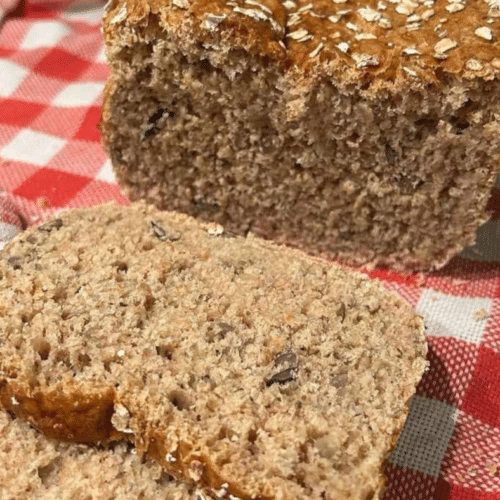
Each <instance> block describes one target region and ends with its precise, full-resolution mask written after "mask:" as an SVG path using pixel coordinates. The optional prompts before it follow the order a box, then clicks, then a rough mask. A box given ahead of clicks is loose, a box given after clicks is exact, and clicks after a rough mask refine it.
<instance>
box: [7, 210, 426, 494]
mask: <svg viewBox="0 0 500 500" xmlns="http://www.w3.org/2000/svg"><path fill="white" fill-rule="evenodd" d="M58 218H59V219H60V220H61V221H62V224H60V227H59V229H57V230H53V231H50V232H47V231H39V230H38V229H37V228H35V227H33V228H29V229H28V230H27V231H25V232H24V233H22V234H21V235H19V236H18V237H17V238H16V239H15V240H13V241H12V242H10V243H9V244H8V245H7V246H6V247H5V249H4V251H3V253H2V254H1V255H0V310H1V311H2V314H1V315H0V405H1V406H2V407H3V409H4V410H7V411H9V412H12V413H13V414H14V415H16V416H17V417H18V418H20V419H23V420H27V421H28V422H29V423H30V424H31V425H33V426H34V427H36V428H37V429H39V430H40V431H42V432H43V433H45V434H46V435H47V436H49V437H52V438H57V439H64V440H69V441H75V442H82V443H89V444H95V443H111V442H115V441H118V442H120V441H124V442H131V443H132V444H133V445H134V446H135V448H136V449H137V451H138V453H139V454H140V455H142V454H146V455H149V456H150V457H151V458H153V459H155V460H156V461H157V462H158V463H159V464H160V465H161V466H162V467H163V468H164V469H165V471H166V472H167V473H168V474H171V475H172V476H175V477H177V478H178V479H179V480H184V481H191V482H193V481H194V482H196V483H197V484H198V485H199V487H200V488H203V487H206V488H209V489H210V490H211V491H213V492H219V493H220V492H221V490H224V491H225V492H226V493H227V497H229V495H232V496H233V497H238V498H240V499H241V500H250V499H251V498H254V499H259V500H271V499H273V500H274V499H275V500H278V499H298V498H308V499H309V500H325V499H326V500H333V499H337V498H339V497H341V498H351V499H352V500H362V499H363V500H365V499H366V498H371V499H378V498H379V497H380V494H381V492H382V491H383V487H384V475H383V466H384V462H385V460H386V459H387V456H388V454H389V453H390V451H391V450H392V448H393V447H394V446H395V443H396V440H397V438H398V436H399V434H400V432H401V430H402V427H403V424H404V421H405V418H406V415H407V412H408V404H409V399H410V397H411V396H412V394H413V393H414V392H415V387H416V384H417V382H418V381H419V379H420V377H421V375H422V373H423V370H424V367H425V365H426V361H425V356H426V350H427V347H426V343H425V336H424V330H423V322H422V318H421V317H420V316H419V315H417V314H415V313H414V312H413V311H412V310H411V308H410V306H409V305H408V304H406V303H405V302H404V301H403V300H402V299H401V298H399V297H397V296H396V295H394V294H392V293H389V292H387V291H385V290H384V288H383V287H382V285H381V284H380V283H377V282H375V281H370V280H368V279H367V278H366V276H364V275H362V274H361V273H352V272H348V271H346V270H344V269H342V268H341V267H340V266H338V265H336V264H332V263H329V262H327V261H323V260H320V259H317V258H313V257H311V256H307V255H306V254H304V253H302V252H300V251H298V250H293V249H290V248H286V247H282V246H278V245H276V244H272V243H270V242H266V241H264V240H261V239H259V238H256V237H255V236H253V235H251V234H250V235H249V236H248V237H246V238H242V237H240V236H237V237H235V238H224V237H223V234H224V232H222V233H220V231H215V232H214V231H211V232H209V231H208V230H209V229H213V226H211V225H208V224H207V225H201V224H200V223H199V222H198V221H196V220H195V219H193V218H191V217H189V216H187V215H185V214H180V213H168V212H160V211H158V210H156V209H154V208H152V207H151V206H146V205H145V204H143V203H139V204H132V205H131V206H130V207H119V206H114V205H106V206H102V207H96V208H92V209H86V210H73V211H68V212H65V213H62V214H59V215H58ZM152 222H154V225H153V224H152ZM49 224H51V223H50V222H49ZM155 228H162V231H156V232H155V230H154V229H155ZM164 233H165V235H166V234H169V233H172V234H174V233H175V234H177V235H178V237H177V238H175V239H174V240H172V239H171V238H170V239H167V238H164V237H163V236H164ZM211 233H212V234H211ZM13 256H18V257H19V258H20V259H21V262H22V264H21V266H20V267H19V268H15V267H13V266H12V265H11V264H10V263H9V259H11V258H12V257H13Z"/></svg>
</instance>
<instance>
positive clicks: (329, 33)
mask: <svg viewBox="0 0 500 500" xmlns="http://www.w3.org/2000/svg"><path fill="white" fill-rule="evenodd" d="M104 36H105V41H106V49H107V57H108V61H109V64H110V68H111V73H110V78H109V81H108V83H107V86H106V89H105V93H104V104H103V115H102V123H101V129H102V133H103V137H104V143H105V146H106V148H107V151H108V152H109V155H110V157H111V159H112V163H113V167H114V170H115V172H116V176H117V179H118V181H119V182H120V184H121V185H122V186H123V188H124V189H125V191H126V193H127V194H128V195H129V197H131V198H132V199H139V198H141V199H146V200H148V201H149V202H152V203H155V204H156V205H157V206H159V207H161V208H164V209H168V210H177V211H181V212H184V213H188V214H191V215H193V216H196V217H199V218H200V219H202V220H211V221H216V222H219V223H221V224H223V225H224V226H225V227H226V228H227V229H228V230H231V231H233V232H236V233H238V234H246V233H247V232H248V231H252V232H254V233H255V234H257V235H260V236H262V237H265V238H270V239H274V240H276V241H278V242H286V243H288V244H290V245H294V246H297V247H300V248H302V249H304V250H307V251H308V252H310V253H315V254H325V255H329V256H334V257H337V258H339V259H343V260H345V261H348V262H350V263H352V264H364V265H367V266H368V265H384V266H391V267H393V268H396V269H403V270H412V269H416V270H419V269H421V270H424V269H431V268H439V267H441V266H443V265H444V264H445V263H446V262H447V261H448V260H449V259H450V257H452V256H453V255H455V254H457V253H458V252H459V251H460V250H461V249H462V248H464V247H465V246H466V245H468V244H471V243H473V242H474V239H475V234H476V229H477V228H478V226H479V225H480V224H482V223H483V222H485V221H486V220H487V219H488V217H489V213H488V211H487V209H486V207H487V201H488V198H489V195H490V191H491V188H492V186H493V183H494V181H495V178H496V176H497V174H498V173H499V170H500V165H499V158H500V127H499V120H500V118H499V117H500V81H499V74H500V3H499V1H498V0H456V1H455V0H454V1H451V0H449V1H448V0H391V1H389V2H387V1H385V0H334V1H332V0H328V1H326V0H311V1H310V0H285V1H283V2H281V1H279V0H172V1H168V0H111V1H110V3H109V5H108V11H107V14H106V16H105V18H104Z"/></svg>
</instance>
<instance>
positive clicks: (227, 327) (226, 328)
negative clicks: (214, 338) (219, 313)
mask: <svg viewBox="0 0 500 500" xmlns="http://www.w3.org/2000/svg"><path fill="white" fill-rule="evenodd" d="M217 326H218V327H219V328H220V329H221V331H220V333H228V332H233V331H234V330H236V327H235V326H233V325H230V324H228V323H224V322H222V321H221V322H219V323H217Z"/></svg>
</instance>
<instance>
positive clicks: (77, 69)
mask: <svg viewBox="0 0 500 500" xmlns="http://www.w3.org/2000/svg"><path fill="white" fill-rule="evenodd" d="M88 66H89V62H88V61H85V60H83V59H82V58H81V57H78V56H75V55H73V54H71V53H70V52H67V51H65V50H61V49H58V48H55V49H52V50H51V51H50V52H49V53H48V54H47V55H46V56H45V57H44V58H43V59H42V60H41V61H40V62H39V63H38V64H37V65H36V66H35V67H34V68H33V69H34V71H35V72H37V73H40V74H43V75H47V76H52V77H54V78H59V79H62V80H69V81H74V80H78V77H79V76H80V75H81V74H82V73H83V72H84V71H85V70H86V69H87V68H88Z"/></svg>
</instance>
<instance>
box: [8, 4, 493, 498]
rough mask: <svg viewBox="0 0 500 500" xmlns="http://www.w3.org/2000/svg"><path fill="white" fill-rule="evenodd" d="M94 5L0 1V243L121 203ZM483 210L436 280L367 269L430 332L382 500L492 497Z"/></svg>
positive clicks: (489, 279)
mask: <svg viewBox="0 0 500 500" xmlns="http://www.w3.org/2000/svg"><path fill="white" fill-rule="evenodd" d="M103 7H104V5H103V3H101V2H98V1H96V0H88V1H86V2H82V1H77V2H71V1H61V2H57V1H56V2H55V1H49V0H47V1H40V0H35V1H31V0H26V3H25V4H24V3H19V2H18V1H17V0H0V246H3V244H4V243H5V241H8V240H9V239H10V238H12V237H13V236H14V235H15V234H16V233H17V232H18V231H19V230H20V229H19V228H20V227H22V226H26V225H31V224H36V223H39V222H42V221H43V220H45V219H46V218H47V217H49V216H51V215H53V214H54V213H57V212H59V211H61V210H64V209H66V208H70V207H85V206H92V205H96V204H100V203H104V202H107V201H111V200H115V201H117V202H118V203H122V204H126V203H128V200H127V198H126V197H125V196H124V195H123V193H122V192H121V191H120V188H119V186H118V185H117V184H116V182H115V178H114V175H113V171H112V168H111V162H110V160H109V158H108V156H107V155H106V153H105V151H104V149H103V147H102V145H101V143H100V135H99V132H98V130H97V123H98V120H99V117H100V106H101V99H102V89H103V86H104V83H105V81H106V78H107V76H108V66H107V64H106V58H105V54H104V47H103V37H102V33H101V31H100V23H101V17H102V14H103ZM488 209H489V210H490V211H491V213H492V217H491V220H490V221H489V222H488V223H486V224H485V225H484V226H482V227H481V228H480V229H479V230H478V235H477V242H476V244H475V245H474V246H472V247H468V248H466V249H465V250H464V251H463V252H462V253H461V254H460V256H458V257H456V258H454V259H452V261H451V262H450V263H449V264H448V265H447V266H446V267H445V268H443V269H441V270H440V271H438V272H433V273H414V274H409V275H403V274H398V273H394V272H391V271H387V270H373V271H366V272H367V274H369V275H370V276H371V277H373V278H378V279H380V280H382V282H383V283H384V285H385V286H386V288H387V289H389V290H393V291H394V292H396V293H398V294H399V295H400V296H402V297H403V298H404V299H406V300H407V301H408V302H409V303H410V304H411V305H412V306H413V307H414V308H415V309H416V311H418V312H419V313H420V314H422V315H423V316H424V318H425V322H426V325H427V328H428V329H427V335H428V342H429V354H428V360H429V362H430V366H429V370H428V371H427V372H426V373H425V375H424V377H423V379H422V381H421V383H420V384H419V386H418V389H417V394H416V395H415V396H414V398H413V399H412V404H411V410H410V415H409V417H408V420H407V423H406V425H405V429H404V431H403V433H402V435H401V437H400V439H399V442H398V444H397V446H396V449H395V450H394V452H393V453H392V455H391V457H390V460H389V462H388V464H387V467H386V474H387V477H388V485H389V487H388V490H387V492H386V493H385V495H384V497H383V500H430V499H436V500H448V499H450V500H472V499H474V500H500V181H498V182H497V184H496V186H495V189H494V190H493V193H492V197H491V199H490V202H489V207H488Z"/></svg>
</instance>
